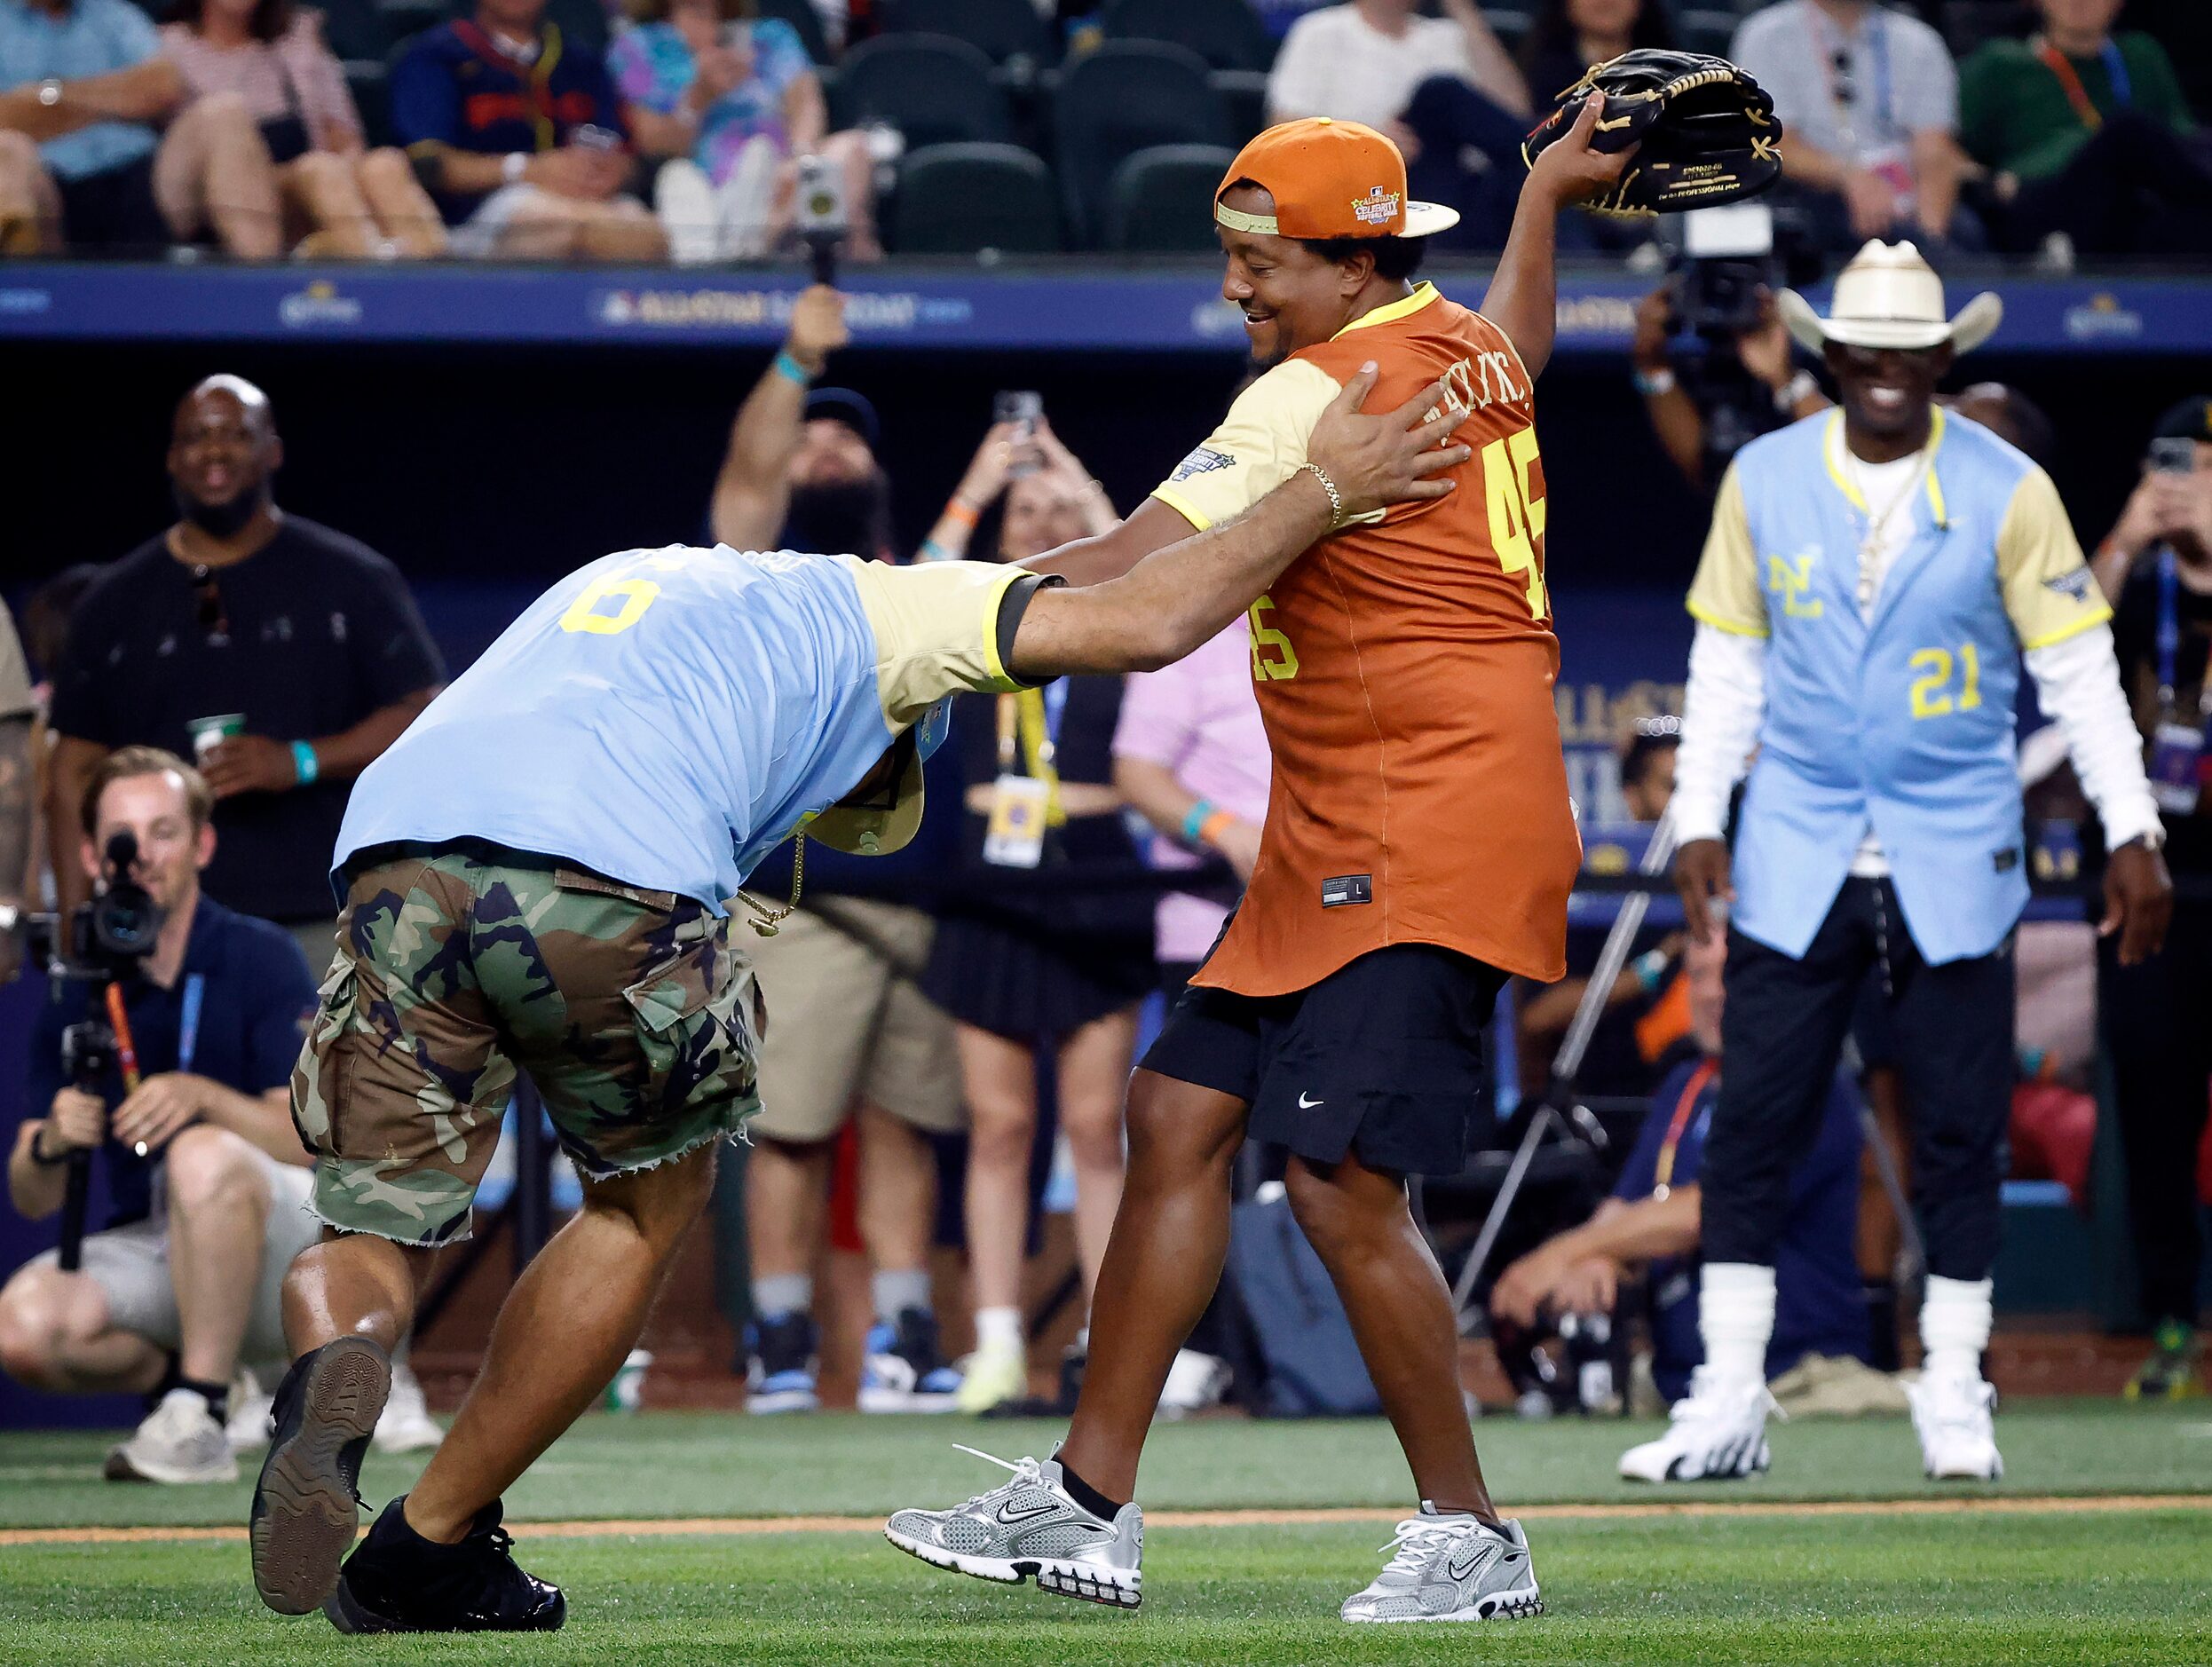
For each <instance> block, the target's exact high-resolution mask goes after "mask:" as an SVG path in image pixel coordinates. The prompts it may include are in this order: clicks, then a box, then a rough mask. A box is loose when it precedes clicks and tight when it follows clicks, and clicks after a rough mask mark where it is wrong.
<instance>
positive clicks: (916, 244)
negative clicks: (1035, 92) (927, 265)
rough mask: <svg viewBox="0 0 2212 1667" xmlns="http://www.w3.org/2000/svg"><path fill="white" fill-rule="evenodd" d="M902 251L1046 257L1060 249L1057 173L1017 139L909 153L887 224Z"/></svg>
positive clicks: (901, 165) (895, 246) (896, 248)
mask: <svg viewBox="0 0 2212 1667" xmlns="http://www.w3.org/2000/svg"><path fill="white" fill-rule="evenodd" d="M888 233H889V244H890V247H891V249H892V250H893V251H894V252H895V253H897V254H901V255H975V254H979V253H981V252H982V251H984V250H985V249H995V250H998V251H999V252H1000V253H1002V254H1008V255H1045V254H1050V253H1052V252H1053V251H1054V250H1055V249H1058V248H1059V247H1060V215H1059V210H1058V209H1057V207H1056V205H1055V202H1054V198H1053V183H1052V174H1051V171H1050V170H1047V168H1046V166H1045V164H1044V163H1043V162H1041V161H1039V159H1038V158H1037V156H1036V155H1035V154H1032V153H1031V152H1029V151H1025V150H1023V149H1022V148H1021V147H1020V146H1016V145H930V146H924V147H923V148H922V149H920V150H918V151H909V152H908V153H907V154H906V155H905V158H904V159H902V160H901V162H900V163H899V167H898V188H897V194H896V195H895V196H894V197H893V199H892V203H891V212H890V216H889V222H888Z"/></svg>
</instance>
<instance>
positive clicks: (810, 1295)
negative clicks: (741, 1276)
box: [753, 1274, 814, 1320]
mask: <svg viewBox="0 0 2212 1667" xmlns="http://www.w3.org/2000/svg"><path fill="white" fill-rule="evenodd" d="M813 1309H814V1277H813V1276H812V1275H810V1274H757V1275H755V1276H754V1279H753V1311H754V1313H755V1314H757V1315H760V1316H761V1317H762V1319H764V1320H772V1319H779V1318H781V1317H782V1316H783V1315H786V1314H810V1313H812V1312H813Z"/></svg>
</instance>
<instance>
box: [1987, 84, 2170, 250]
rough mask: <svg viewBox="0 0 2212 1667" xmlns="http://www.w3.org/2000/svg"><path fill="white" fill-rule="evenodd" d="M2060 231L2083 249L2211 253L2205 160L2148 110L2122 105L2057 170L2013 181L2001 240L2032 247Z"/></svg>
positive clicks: (2012, 245) (2015, 246) (2020, 246)
mask: <svg viewBox="0 0 2212 1667" xmlns="http://www.w3.org/2000/svg"><path fill="white" fill-rule="evenodd" d="M2053 232H2064V233H2066V235H2067V236H2068V237H2069V238H2071V239H2073V240H2074V248H2075V249H2078V250H2079V251H2080V252H2081V253H2082V254H2084V255H2202V254H2206V253H2212V160H2208V158H2207V156H2206V154H2205V153H2204V152H2203V151H2202V150H2201V149H2200V148H2199V147H2197V146H2192V145H2191V144H2190V143H2189V142H2188V141H2186V140H2184V139H2183V138H2179V137H2177V136H2176V134H2175V133H2174V131H2173V130H2171V129H2170V128H2168V127H2166V126H2164V125H2163V124H2161V123H2160V122H2155V121H2153V119H2152V118H2151V117H2149V116H2147V115H2142V114H2140V113H2138V112H2123V113H2122V114H2121V115H2116V116H2114V117H2113V119H2112V120H2111V121H2109V122H2105V125H2104V126H2102V127H2101V128H2099V129H2097V131H2096V132H2095V133H2094V134H2092V135H2091V136H2090V139H2089V141H2088V142H2087V143H2086V144H2084V145H2083V146H2082V148H2081V149H2080V150H2079V151H2077V152H2075V153H2074V160H2073V161H2072V162H2068V163H2067V164H2066V168H2065V169H2064V170H2062V171H2061V172H2059V173H2057V174H2054V175H2052V176H2051V177H2050V178H2048V179H2038V180H2034V181H2032V182H2030V183H2028V184H2026V185H2023V186H2021V187H2020V194H2019V195H2018V196H2017V197H2015V198H2014V199H2013V200H2012V201H2011V204H2010V205H2009V207H2008V208H2007V209H2006V210H2005V216H2004V236H2003V242H2004V243H2005V245H2006V246H2007V247H2008V248H2011V249H2034V248H2035V247H2037V246H2038V245H2039V244H2041V243H2042V241H2043V240H2044V239H2045V238H2047V237H2049V236H2050V234H2051V233H2053Z"/></svg>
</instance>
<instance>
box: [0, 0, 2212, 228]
mask: <svg viewBox="0 0 2212 1667" xmlns="http://www.w3.org/2000/svg"><path fill="white" fill-rule="evenodd" d="M1439 4H1440V8H1441V10H1440V12H1439V13H1438V14H1435V15H1430V14H1426V13H1425V12H1423V11H1422V10H1421V9H1420V8H1419V7H1418V5H1417V4H1415V0H1340V3H1339V4H1296V3H1295V0H1292V3H1290V4H1266V5H1260V6H1258V7H1256V8H1255V7H1250V6H1248V5H1247V0H1193V4H1189V5H1188V6H1178V7H1172V8H1171V7H1162V6H1149V7H1148V6H1145V5H1143V4H1140V3H1139V0H1108V3H1107V4H1104V5H1103V6H1097V7H1094V6H1093V5H1091V4H1074V3H1073V0H1063V4H1061V5H1060V6H1059V7H1058V8H1057V9H1054V8H1051V7H1047V8H1046V9H1045V10H1044V11H1043V12H1039V13H1038V14H1035V15H1031V14H1029V13H1028V12H1026V11H1025V10H1024V9H1023V8H1015V16H1014V18H1013V20H1012V21H1011V26H1010V24H1009V20H1008V19H1007V16H1006V15H1005V11H1004V8H1003V7H999V6H994V5H991V4H986V3H985V0H904V4H901V3H900V0H884V3H883V4H880V5H867V4H847V0H627V3H626V4H617V0H604V4H603V0H470V4H467V5H459V4H456V5H455V6H454V9H453V10H452V11H451V12H449V13H448V12H445V11H444V10H443V9H442V8H441V6H440V5H439V4H438V0H425V4H422V5H419V6H400V7H398V8H391V7H385V8H382V9H381V10H380V9H378V8H376V7H374V6H370V5H368V4H367V0H331V8H330V10H329V11H328V12H320V11H317V10H314V9H312V8H309V7H306V6H304V5H295V4H293V0H174V4H171V5H170V7H169V9H168V10H167V11H165V12H162V13H161V20H160V21H159V22H158V23H157V21H156V20H155V18H154V16H153V15H151V14H150V12H149V11H148V10H145V9H141V6H140V4H138V0H0V252H9V253H21V254H28V253H54V252H59V251H61V250H63V249H67V250H69V251H71V252H75V253H81V254H102V253H112V254H117V255H133V254H136V255H144V254H146V253H148V252H150V251H154V250H158V249H163V248H167V247H170V246H178V247H194V246H199V247H206V246H210V245H211V246H213V247H216V248H218V249H221V250H222V251H224V252H225V253H226V254H227V255H229V256H231V257H235V258H238V259H242V260H270V259H274V258H278V257H280V256H283V255H285V254H287V253H294V254H297V255H299V256H301V257H308V258H335V259H363V258H379V259H398V258H415V257H438V256H454V257H486V258H504V259H517V260H564V259H607V260H624V261H638V262H652V261H659V260H662V259H667V258H673V259H675V260H676V261H678V262H681V263H687V264H689V263H699V262H712V261H731V260H758V259H763V258H772V257H779V256H786V255H789V254H791V253H792V252H793V251H794V249H795V236H796V233H797V232H798V231H799V230H800V229H802V224H801V223H802V221H803V220H804V219H805V218H806V215H805V214H804V213H802V206H803V205H802V199H803V200H812V199H814V198H815V197H816V195H817V194H821V193H826V196H825V197H824V199H823V200H824V201H828V202H831V203H833V204H834V205H835V206H834V207H833V209H828V210H827V211H826V212H827V216H828V218H829V219H830V220H833V221H834V222H835V223H836V224H837V226H838V232H839V235H841V238H842V241H843V244H844V248H845V251H846V253H847V255H848V257H849V258H853V259H857V260H864V261H865V260H870V259H873V258H876V257H880V256H881V254H882V253H883V252H884V250H885V249H886V247H887V246H888V247H889V248H890V249H893V250H894V251H896V250H897V249H900V248H902V247H903V248H909V249H920V250H923V251H925V252H930V253H939V254H944V253H969V254H973V253H975V252H976V251H977V250H978V249H983V248H985V247H991V248H999V249H1007V250H1011V251H1015V252H1033V251H1040V250H1049V249H1056V248H1061V247H1069V248H1078V247H1109V248H1116V249H1130V250H1145V249H1181V250H1189V249H1208V248H1210V247H1211V239H1210V236H1209V235H1208V233H1209V230H1210V228H1209V227H1208V225H1206V221H1205V213H1204V205H1205V197H1206V193H1207V192H1209V191H1210V190H1211V189H1212V188H1213V185H1214V183H1215V182H1216V179H1217V178H1218V173H1219V170H1220V168H1221V166H1222V165H1225V164H1226V162H1228V157H1229V155H1230V154H1231V151H1232V149H1233V147H1234V146H1236V145H1237V144H1239V143H1241V142H1242V141H1243V140H1244V138H1248V137H1249V136H1250V134H1251V132H1252V131H1253V130H1256V129H1257V128H1258V127H1259V126H1260V123H1261V122H1263V121H1269V120H1283V119H1286V118H1290V117H1294V116H1301V115H1328V116H1332V117H1335V118H1337V119H1339V120H1355V121H1360V122H1367V123H1370V124H1371V125H1374V126H1377V127H1379V128H1382V129H1383V130H1386V131H1387V132H1388V133H1389V134H1390V135H1391V136H1392V137H1393V138H1394V139H1395V140H1396V141H1397V143H1398V145H1399V146H1400V148H1401V149H1402V150H1403V151H1404V153H1405V154H1406V156H1407V159H1408V161H1409V163H1410V170H1411V181H1410V183H1411V188H1412V189H1413V191H1414V192H1415V194H1417V195H1418V196H1420V197H1422V198H1423V199H1425V200H1431V201H1445V202H1450V203H1451V204H1453V205H1455V206H1457V207H1458V208H1459V209H1461V211H1462V216H1463V217H1462V221H1461V224H1460V225H1459V227H1458V228H1457V230H1456V231H1455V232H1454V233H1451V234H1450V236H1449V237H1448V238H1447V239H1446V240H1445V241H1446V242H1447V243H1448V244H1449V245H1450V246H1454V247H1458V248H1462V249H1474V250H1485V249H1490V250H1494V249H1497V248H1499V247H1500V246H1501V245H1502V243H1503V240H1504V235H1505V228H1506V225H1507V224H1508V222H1509V220H1510V217H1511V213H1512V205H1513V196H1514V192H1515V190H1516V188H1517V182H1518V179H1519V178H1520V175H1521V162H1520V145H1521V136H1522V134H1523V132H1524V131H1525V130H1526V129H1527V127H1528V125H1529V122H1530V120H1531V119H1532V117H1533V115H1535V114H1537V113H1538V112H1540V111H1541V110H1542V109H1543V108H1544V107H1546V106H1547V105H1548V103H1549V101H1550V100H1551V99H1552V98H1553V97H1554V96H1555V95H1557V94H1558V93H1560V91H1562V90H1563V89H1565V88H1566V87H1568V85H1570V84H1572V83H1574V82H1575V81H1576V80H1577V79H1578V78H1579V77H1580V76H1581V75H1582V74H1583V72H1584V69H1585V68H1586V67H1588V66H1590V65H1591V64H1593V63H1597V62H1601V61H1603V60H1605V59H1608V58H1611V57H1614V56H1616V55H1617V54H1619V53H1620V52H1622V51H1627V50H1629V49H1630V48H1631V47H1639V46H1668V45H1672V46H1681V47H1687V48H1691V49H1694V50H1698V51H1714V52H1725V53H1726V55H1728V56H1729V57H1731V58H1733V59H1735V60H1736V61H1738V62H1740V63H1741V64H1742V66H1743V67H1745V68H1747V69H1749V70H1750V72H1751V73H1752V74H1753V75H1756V76H1757V77H1758V79H1759V80H1760V82H1761V83H1762V84H1764V85H1765V86H1766V89H1767V90H1768V91H1770V92H1771V93H1772V94H1773V95H1774V102H1775V107H1776V110H1777V113H1778V114H1779V115H1780V116H1781V119H1782V122H1783V123H1784V125H1785V128H1786V130H1787V131H1788V134H1789V138H1788V141H1787V143H1786V144H1785V146H1784V147H1783V155H1784V169H1785V180H1784V187H1783V189H1782V191H1781V193H1780V194H1779V195H1778V197H1777V199H1776V201H1777V203H1778V204H1779V205H1781V206H1782V207H1784V208H1786V209H1789V211H1790V213H1792V214H1793V215H1795V216H1797V217H1800V218H1801V219H1802V220H1803V222H1804V232H1803V235H1804V236H1805V237H1806V238H1807V239H1808V240H1810V241H1811V242H1812V243H1813V244H1814V245H1816V246H1818V247H1820V248H1822V249H1830V250H1836V249H1848V248H1851V247H1854V246H1855V245H1856V244H1857V242H1858V241H1860V240H1862V239H1864V238H1867V237H1871V236H1876V235H1895V234H1900V233H1901V234H1905V235H1909V236H1912V237H1914V238H1916V239H1917V240H1918V241H1921V242H1923V243H1924V244H1934V245H1940V246H1946V247H1951V246H1955V247H1956V248H1958V249H1967V250H1998V251H2003V252H2008V253H2011V254H2016V255H2021V256H2034V257H2037V258H2039V259H2041V260H2042V261H2044V262H2045V263H2047V264H2050V265H2057V266H2060V267H2063V266H2066V265H2070V264H2071V263H2072V262H2073V261H2074V260H2075V259H2076V258H2081V257H2088V258H2097V257H2115V256H2118V257H2130V256H2140V257H2188V256H2199V255H2203V254H2205V253H2208V252H2212V230H2208V228H2212V150H2208V143H2207V139H2206V138H2205V135H2204V133H2203V131H2202V130H2201V129H2200V125H2199V119H2198V118H2199V114H2200V113H2202V112H2205V111H2206V110H2207V108H2208V100H2212V40H2208V38H2207V30H2206V27H2205V20H2204V17H2203V15H2202V13H2201V10H2200V8H2194V7H2192V6H2191V5H2189V4H2187V3H2186V0H2167V3H2166V4H2161V3H2160V0H2135V4H2132V5H2129V6H2128V7H2127V8H2125V11H2124V12H2123V7H2122V4H2121V0H2021V4H2018V5H2015V6H2011V7H2005V6H2003V5H2000V6H1998V7H1995V8H1993V7H1992V6H1990V5H1989V4H1986V3H1985V0H1924V4H1917V5H1906V4H1899V5H1895V6H1887V7H1885V6H1877V5H1876V4H1871V0H1773V3H1772V4H1758V3H1757V0H1737V4H1733V5H1731V4H1725V3H1724V4H1718V6H1717V7H1716V8H1713V9H1697V8H1693V7H1689V6H1686V5H1680V4H1675V0H1530V4H1528V5H1526V6H1521V5H1507V4H1499V3H1497V0H1439ZM364 9H365V15H364V16H362V17H357V16H355V15H354V14H355V12H356V11H360V10H364ZM391 18H401V19H405V20H408V21H409V23H410V24H413V25H423V26H426V27H423V28H421V29H420V32H418V33H415V34H412V35H408V36H403V37H400V38H398V39H394V40H390V41H387V40H386V39H385V38H384V36H383V35H382V34H380V33H379V32H378V31H380V30H383V29H384V28H385V27H386V21H387V20H388V19H391ZM2117 25H2125V26H2126V27H2119V28H2117V32H2115V28H2116V26H2117ZM341 48H343V49H344V53H345V54H347V55H346V56H344V57H343V58H342V55H341V51H340V50H339V49H341ZM1209 170H1211V171H1209ZM802 186H803V189H802ZM1148 203H1150V204H1155V205H1165V208H1166V209H1173V210H1174V211H1173V212H1162V211H1159V209H1157V207H1156V208H1154V209H1150V210H1149V211H1148V206H1147V205H1148ZM1186 222H1187V223H1186ZM1645 235H1646V233H1645V232H1643V231H1641V230H1623V229H1622V228H1621V227H1620V226H1618V225H1608V224H1606V223H1601V222H1592V221H1584V222H1583V223H1581V224H1579V225H1577V226H1576V228H1575V231H1574V233H1573V234H1572V237H1571V239H1570V241H1577V242H1580V243H1581V244H1582V245H1584V247H1585V248H1586V249H1608V250H1614V251H1619V250H1622V249H1627V248H1631V247H1632V246H1634V245H1635V244H1637V243H1640V242H1641V241H1644V237H1645Z"/></svg>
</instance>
